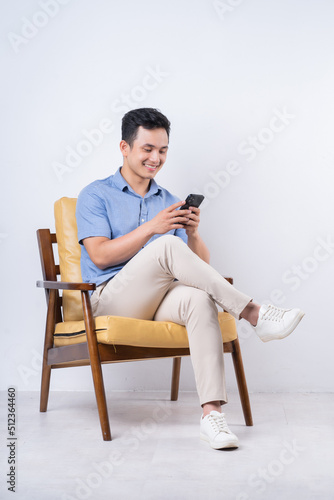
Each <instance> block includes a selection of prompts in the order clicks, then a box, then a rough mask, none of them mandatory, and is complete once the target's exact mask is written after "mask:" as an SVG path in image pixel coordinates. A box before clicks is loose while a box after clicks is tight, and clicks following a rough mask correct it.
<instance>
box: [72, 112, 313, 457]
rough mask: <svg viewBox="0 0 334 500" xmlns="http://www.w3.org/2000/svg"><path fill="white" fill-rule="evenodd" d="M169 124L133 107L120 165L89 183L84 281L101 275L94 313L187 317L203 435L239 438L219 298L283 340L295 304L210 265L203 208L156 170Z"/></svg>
mask: <svg viewBox="0 0 334 500" xmlns="http://www.w3.org/2000/svg"><path fill="white" fill-rule="evenodd" d="M169 132H170V122H169V121H168V119H167V118H166V117H165V116H164V115H163V114H162V113H160V112H159V111H157V110H156V109H152V108H141V109H136V110H132V111H129V112H128V113H127V114H126V115H125V116H124V117H123V121H122V140H121V143H120V149H121V153H122V155H123V165H122V167H121V168H119V170H118V171H117V172H116V173H115V174H114V175H111V176H110V177H107V178H106V179H103V180H98V181H95V182H93V183H92V184H90V185H89V186H87V187H86V188H85V189H83V190H82V192H81V193H80V195H79V198H78V203H77V214H76V215H77V223H78V239H79V242H80V243H81V244H82V252H81V267H82V276H83V280H84V281H86V282H95V283H96V285H97V289H96V291H94V293H93V294H92V297H91V301H92V308H93V313H94V315H96V316H98V315H108V314H109V315H116V316H127V317H133V318H139V319H147V320H157V321H173V322H175V323H179V324H181V325H185V326H186V328H187V332H188V337H189V347H190V353H191V360H192V364H193V368H194V373H195V380H196V386H197V391H198V395H199V399H200V404H201V406H202V408H203V415H202V417H201V422H200V436H201V438H202V439H204V440H206V441H208V442H209V443H210V445H211V446H212V447H213V448H215V449H221V448H231V447H237V446H238V439H237V437H236V436H235V435H234V434H233V433H232V432H231V431H230V430H229V428H228V427H227V424H226V421H225V417H224V414H223V413H221V405H222V404H224V403H226V390H225V378H224V359H223V345H222V336H221V331H220V328H219V323H218V312H217V307H216V304H219V305H220V306H221V307H223V308H224V309H225V310H226V311H228V312H229V313H231V314H232V315H233V316H234V317H235V318H236V319H240V318H244V319H245V320H247V321H248V322H249V323H250V324H251V325H253V326H254V329H255V332H256V334H257V335H258V336H259V337H260V338H261V339H262V340H263V341H268V340H273V339H279V338H284V337H286V336H287V335H289V334H290V333H291V332H292V331H293V330H294V328H295V327H296V326H297V324H298V323H299V321H300V320H301V319H302V317H303V315H304V313H303V312H302V311H300V310H299V309H290V310H284V309H279V308H277V307H275V306H272V305H269V306H265V305H263V306H260V305H259V304H256V303H255V302H253V301H252V298H251V297H249V296H248V295H245V294H244V293H242V292H239V291H238V290H236V289H235V288H234V287H233V286H232V285H230V284H229V283H228V282H227V281H226V280H225V279H224V278H223V277H222V276H221V275H220V274H219V273H218V272H217V271H216V270H215V269H213V268H212V267H211V266H210V265H209V258H210V257H209V250H208V248H207V247H206V245H205V243H204V241H203V240H202V238H201V237H200V235H199V232H198V226H199V222H200V209H199V208H195V207H190V208H189V210H180V207H181V206H182V205H183V204H184V203H185V202H184V201H180V200H178V199H177V198H176V197H175V196H173V195H172V194H171V193H169V192H168V191H167V190H166V189H163V188H162V187H160V186H158V185H157V183H156V182H155V180H154V178H155V176H156V175H157V173H158V172H159V170H161V168H162V166H163V165H164V163H165V161H166V158H167V151H168V145H169Z"/></svg>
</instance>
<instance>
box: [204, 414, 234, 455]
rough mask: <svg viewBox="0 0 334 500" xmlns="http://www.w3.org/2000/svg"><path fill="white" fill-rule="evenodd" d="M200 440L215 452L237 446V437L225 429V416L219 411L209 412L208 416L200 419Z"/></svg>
mask: <svg viewBox="0 0 334 500" xmlns="http://www.w3.org/2000/svg"><path fill="white" fill-rule="evenodd" d="M200 438H201V439H203V440H204V441H208V443H210V445H211V447H212V448H214V449H215V450H221V449H223V448H238V446H239V441H238V438H237V436H235V435H234V434H233V433H232V432H231V431H230V429H229V428H228V427H227V423H226V420H225V414H224V413H219V411H210V413H209V415H206V416H205V417H204V418H201V432H200Z"/></svg>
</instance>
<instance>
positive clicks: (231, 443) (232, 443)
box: [200, 433, 239, 450]
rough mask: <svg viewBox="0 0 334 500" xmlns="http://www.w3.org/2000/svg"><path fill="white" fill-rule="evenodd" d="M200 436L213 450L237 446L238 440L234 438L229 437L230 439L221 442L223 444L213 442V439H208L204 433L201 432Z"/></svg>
mask: <svg viewBox="0 0 334 500" xmlns="http://www.w3.org/2000/svg"><path fill="white" fill-rule="evenodd" d="M200 438H201V439H202V440H203V441H206V442H207V443H209V444H210V446H211V448H213V449H214V450H224V449H225V448H238V447H239V441H236V440H235V439H234V440H233V439H231V441H229V442H226V443H223V444H218V443H215V442H214V441H210V439H209V438H208V436H206V434H202V433H201V434H200Z"/></svg>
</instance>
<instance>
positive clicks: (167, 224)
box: [146, 201, 198, 235]
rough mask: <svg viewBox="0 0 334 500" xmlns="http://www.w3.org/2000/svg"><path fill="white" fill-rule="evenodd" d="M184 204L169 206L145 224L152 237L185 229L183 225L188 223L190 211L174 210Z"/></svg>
mask: <svg viewBox="0 0 334 500" xmlns="http://www.w3.org/2000/svg"><path fill="white" fill-rule="evenodd" d="M184 204H185V201H178V202H177V203H174V204H173V205H170V207H167V208H165V209H164V210H161V212H159V213H158V214H157V215H156V216H155V217H153V219H151V220H150V221H148V222H146V224H147V225H148V226H149V228H150V232H151V233H152V235H153V234H165V233H168V231H172V230H174V229H181V228H185V227H186V226H185V224H188V223H189V222H190V217H191V215H192V214H191V210H176V209H177V208H179V207H182V205H184ZM197 225H198V224H197Z"/></svg>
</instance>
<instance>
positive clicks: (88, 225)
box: [76, 168, 188, 286]
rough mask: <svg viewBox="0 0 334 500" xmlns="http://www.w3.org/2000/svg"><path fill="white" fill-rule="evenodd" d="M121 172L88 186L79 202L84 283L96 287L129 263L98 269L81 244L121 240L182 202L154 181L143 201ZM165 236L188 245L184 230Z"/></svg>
mask: <svg viewBox="0 0 334 500" xmlns="http://www.w3.org/2000/svg"><path fill="white" fill-rule="evenodd" d="M120 170H121V169H120V168H119V169H118V170H117V172H116V173H115V174H114V175H111V176H110V177H107V178H106V179H102V180H97V181H95V182H92V183H91V184H89V185H88V186H86V187H85V188H84V189H83V190H82V191H81V193H80V194H79V197H78V201H77V208H76V218H77V226H78V240H79V243H80V244H81V245H82V246H81V273H82V279H83V281H84V282H86V283H96V285H97V286H98V285H100V284H101V283H103V282H104V281H107V280H109V279H111V278H112V277H113V276H115V274H117V273H118V271H120V270H121V269H122V267H123V266H124V265H125V264H126V262H122V263H121V264H118V265H116V266H111V267H108V268H106V269H99V268H98V267H97V266H95V264H94V263H93V262H92V261H91V259H90V257H89V255H88V253H87V250H86V249H85V247H84V245H83V244H82V240H83V239H84V238H89V237H91V236H105V237H107V238H110V239H115V238H119V237H120V236H123V235H125V234H127V233H129V232H130V231H133V230H134V229H136V228H137V227H139V226H141V225H142V224H144V223H145V222H147V221H149V220H151V219H153V217H155V216H156V215H157V214H158V213H159V212H160V211H161V210H163V209H165V208H167V207H169V206H170V205H172V204H173V203H176V202H177V201H180V200H179V198H177V197H176V196H174V195H172V194H171V193H170V192H169V191H167V189H164V188H162V187H160V186H158V184H157V183H156V182H155V180H154V179H152V180H151V183H150V189H149V191H148V193H146V194H145V196H144V197H142V196H140V195H139V194H137V193H135V191H134V190H133V189H132V188H131V187H130V186H129V184H128V183H127V182H126V181H125V179H124V178H123V177H122V174H121V172H120ZM166 234H174V235H175V236H179V237H180V238H182V240H183V241H184V242H185V243H187V241H188V238H187V234H186V232H185V230H184V229H175V230H172V231H169V232H168V233H166ZM159 236H162V235H161V234H156V235H154V236H153V237H152V238H151V239H150V240H149V241H148V242H147V243H146V245H148V244H149V243H150V242H151V241H153V240H155V239H156V238H158V237H159ZM146 245H145V246H146Z"/></svg>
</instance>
